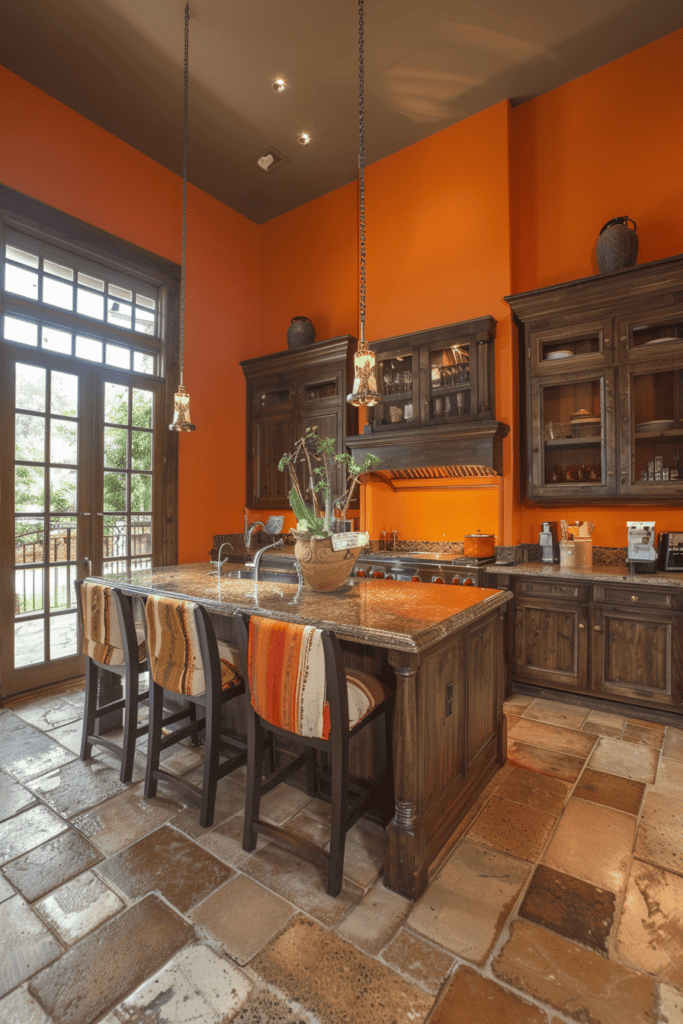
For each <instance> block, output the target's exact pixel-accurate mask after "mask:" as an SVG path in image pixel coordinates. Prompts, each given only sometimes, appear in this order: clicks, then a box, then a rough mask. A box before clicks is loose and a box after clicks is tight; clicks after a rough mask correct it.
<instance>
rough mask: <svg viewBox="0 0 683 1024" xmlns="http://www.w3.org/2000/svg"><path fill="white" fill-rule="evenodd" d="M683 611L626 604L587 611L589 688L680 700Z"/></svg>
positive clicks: (662, 701) (627, 695)
mask: <svg viewBox="0 0 683 1024" xmlns="http://www.w3.org/2000/svg"><path fill="white" fill-rule="evenodd" d="M682 619H683V616H681V615H676V614H674V613H671V612H669V613H668V614H663V613H662V612H657V611H654V610H650V611H645V610H643V609H639V611H638V612H637V614H634V613H633V610H632V609H630V608H610V607H607V608H598V607H594V608H593V610H592V614H591V681H592V685H593V688H594V689H595V690H597V691H599V692H602V693H609V694H613V695H614V696H615V697H617V698H618V697H625V698H627V699H628V698H633V697H636V698H638V699H639V700H644V701H647V702H648V703H652V702H655V703H657V704H671V705H676V706H677V707H680V706H681V682H682V679H681V676H682V675H683V660H682V657H681V654H682V648H681V639H682V626H683V623H682V621H681V620H682Z"/></svg>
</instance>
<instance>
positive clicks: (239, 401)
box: [0, 68, 259, 562]
mask: <svg viewBox="0 0 683 1024" xmlns="http://www.w3.org/2000/svg"><path fill="white" fill-rule="evenodd" d="M0 109H2V122H1V124H2V126H1V128H0V154H1V156H0V161H1V163H0V176H1V180H2V181H3V182H4V183H5V184H6V185H9V186H10V187H11V188H14V189H17V190H18V191H20V192H23V193H25V194H27V195H30V196H32V197H34V198H35V199H39V200H40V201H41V202H43V203H47V204H48V205H50V206H53V207H56V208H57V209H59V210H63V211H64V212H66V213H68V214H71V215H72V216H74V217H78V218H80V219H81V220H84V221H87V222H88V223H90V224H93V225H95V226H96V227H98V228H102V229H103V230H105V231H109V232H111V233H112V234H115V235H118V236H119V237H121V238H125V239H127V240H128V241H130V242H133V243H135V244H136V245H139V246H142V247H143V248H145V249H149V250H151V251H152V252H155V253H158V254H159V255H161V256H164V257H165V258H166V259H169V260H173V261H175V262H176V263H179V262H180V244H181V210H182V180H181V179H180V178H178V176H177V175H175V174H172V173H171V172H170V171H168V170H166V169H165V168H163V167H161V166H160V165H159V164H157V163H155V162H154V161H153V160H150V159H149V158H148V157H146V156H143V154H142V153H140V152H138V151H137V150H136V149H133V148H132V147H131V146H128V145H127V144H126V143H124V142H121V141H120V140H119V139H117V138H115V137H114V136H112V135H110V134H109V133H108V132H105V131H103V130H102V129H101V128H98V127H97V126H96V125H94V124H93V123H92V122H90V121H88V120H86V119H85V118H83V117H81V116H80V115H79V114H76V113H74V111H73V110H70V109H69V108H68V107H65V106H64V105H63V104H61V103H58V102H57V101H56V100H53V99H52V98H51V97H49V96H47V95H46V94H45V93H43V92H41V91H40V90H38V89H35V88H34V87H33V86H31V85H29V84H28V83H27V82H25V81H23V80H22V79H20V78H18V77H17V76H16V75H13V74H11V73H10V72H9V71H6V70H5V69H3V68H0ZM187 200H188V214H187V220H188V233H187V284H186V320H185V322H186V345H187V353H186V359H185V383H186V386H187V388H188V391H189V392H190V395H191V399H192V405H191V414H192V419H193V420H194V421H195V423H196V424H197V431H196V433H195V434H191V435H188V436H181V437H180V438H179V446H180V489H179V538H180V544H179V560H180V561H181V562H192V561H195V560H205V559H206V558H207V553H208V551H209V548H210V547H211V539H212V536H213V534H214V533H222V532H224V531H225V530H233V529H235V530H241V529H242V522H243V512H242V509H243V504H244V475H245V457H244V452H245V436H244V432H245V425H244V424H245V410H244V380H243V377H242V374H241V371H240V369H239V366H238V365H237V364H238V361H239V360H240V359H246V358H249V357H251V356H254V355H258V348H257V338H258V307H259V295H258V243H259V229H258V227H257V226H256V225H255V224H252V223H251V221H248V220H246V218H244V217H242V216H241V215H240V214H238V213H235V212H234V211H233V210H230V209H229V208H228V207H226V206H225V205H224V204H223V203H220V202H218V201H217V200H216V199H212V198H211V197H210V196H208V195H206V194H205V193H204V192H201V191H200V190H199V189H196V188H193V187H192V186H190V187H188V197H187Z"/></svg>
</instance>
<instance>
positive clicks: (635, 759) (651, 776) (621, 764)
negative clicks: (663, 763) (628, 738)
mask: <svg viewBox="0 0 683 1024" xmlns="http://www.w3.org/2000/svg"><path fill="white" fill-rule="evenodd" d="M658 758H659V752H658V751H657V750H653V749H652V747H647V746H644V745H643V744H641V743H625V742H624V741H623V740H617V739H610V738H609V737H606V736H603V737H601V738H600V740H599V741H598V745H597V747H596V748H595V750H594V752H593V754H592V756H591V758H590V760H589V762H588V765H589V767H590V768H595V769H596V771H600V772H609V773H610V774H611V775H621V776H622V777H623V778H625V779H635V780H636V781H637V782H654V781H655V775H656V774H657V760H658Z"/></svg>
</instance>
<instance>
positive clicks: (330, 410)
mask: <svg viewBox="0 0 683 1024" xmlns="http://www.w3.org/2000/svg"><path fill="white" fill-rule="evenodd" d="M309 404H310V406H311V408H308V409H306V411H305V412H304V413H303V414H302V415H301V416H300V418H299V420H298V427H299V429H298V433H297V437H303V435H304V434H305V433H306V431H307V430H308V428H309V427H317V428H318V437H331V438H332V440H333V441H334V443H335V449H336V451H337V452H338V453H339V454H341V453H343V452H345V451H346V444H345V438H344V434H343V422H342V414H341V413H340V412H339V409H338V408H335V407H334V405H332V404H331V403H326V404H324V403H318V404H317V408H314V407H313V406H315V405H316V403H313V402H311V403H309ZM343 493H344V471H343V468H342V467H341V466H337V467H336V469H335V470H334V475H333V479H332V497H333V498H338V497H339V496H340V495H341V494H343Z"/></svg>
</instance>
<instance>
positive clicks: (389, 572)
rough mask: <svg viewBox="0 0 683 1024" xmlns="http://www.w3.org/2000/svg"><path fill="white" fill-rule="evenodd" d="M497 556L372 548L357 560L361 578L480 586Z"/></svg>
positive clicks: (355, 572)
mask: <svg viewBox="0 0 683 1024" xmlns="http://www.w3.org/2000/svg"><path fill="white" fill-rule="evenodd" d="M492 562H495V558H465V557H463V556H462V555H454V554H450V553H449V552H446V551H373V552H372V553H371V554H369V555H364V556H363V557H361V558H359V559H358V561H357V562H356V566H355V570H354V575H355V576H360V577H361V578H363V577H366V578H370V579H379V580H382V579H385V580H387V579H388V580H403V581H406V582H410V581H412V582H414V583H444V584H450V585H455V586H465V587H481V586H482V583H483V576H484V566H486V565H490V564H491V563H492Z"/></svg>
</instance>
